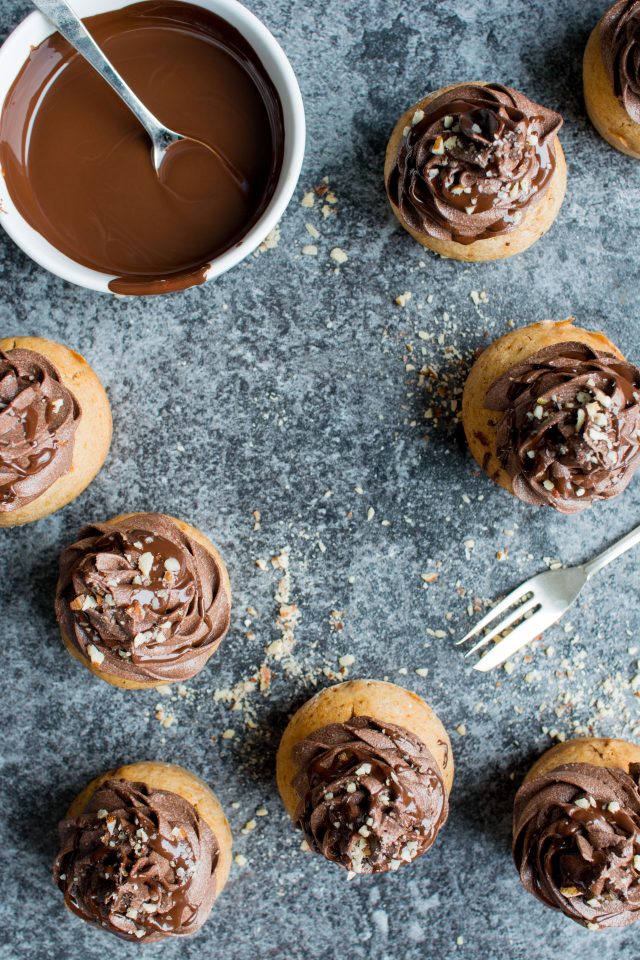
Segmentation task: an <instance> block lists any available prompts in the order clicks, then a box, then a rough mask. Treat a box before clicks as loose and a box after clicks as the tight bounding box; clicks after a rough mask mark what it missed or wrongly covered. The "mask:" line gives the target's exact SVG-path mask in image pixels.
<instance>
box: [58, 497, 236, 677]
mask: <svg viewBox="0 0 640 960" xmlns="http://www.w3.org/2000/svg"><path fill="white" fill-rule="evenodd" d="M135 516H136V514H135V513H123V514H120V516H117V517H113V518H112V519H111V520H108V521H107V523H106V525H107V526H110V525H114V524H117V523H119V522H120V521H122V520H127V519H128V518H129V517H135ZM164 516H165V517H166V519H167V520H171V522H172V523H175V525H176V526H177V527H178V528H179V529H180V530H181V531H182V533H184V534H185V536H188V537H191V539H192V540H195V541H196V543H199V544H200V546H201V547H203V548H204V549H205V550H206V551H207V553H209V554H211V556H212V557H213V558H214V560H215V562H216V565H217V567H218V569H219V570H220V587H219V589H220V590H221V591H222V592H223V593H224V594H225V595H226V596H227V600H228V604H229V606H230V605H231V582H230V580H229V573H228V571H227V568H226V565H225V563H224V560H223V559H222V556H221V555H220V553H219V551H218V550H217V548H216V547H215V546H214V545H213V544H212V543H211V541H210V540H209V538H208V537H205V535H204V533H201V532H200V531H199V530H198V529H196V527H192V526H191V525H190V524H188V523H185V521H184V520H178V519H176V517H170V516H168V515H167V514H164ZM60 635H61V637H62V642H63V643H64V645H65V647H66V648H67V650H68V652H69V653H70V654H71V656H72V657H75V659H76V660H78V661H79V662H80V663H81V664H83V666H85V667H86V668H87V670H90V671H91V673H93V674H94V675H95V676H96V677H99V678H100V680H104V681H106V683H110V684H111V685H112V686H114V687H120V688H121V689H123V690H149V689H153V688H154V687H166V686H168V685H169V684H170V683H171V681H167V680H129V679H125V678H123V677H115V676H113V675H112V674H109V673H107V672H106V671H104V670H101V669H100V667H99V666H98V665H97V664H95V663H92V662H91V661H90V660H89V659H88V658H87V657H84V656H83V655H82V653H81V652H80V651H79V650H78V648H77V647H76V645H75V644H74V643H73V641H72V640H71V638H70V637H69V635H68V633H67V631H66V630H65V629H64V627H63V626H62V624H61V625H60ZM223 639H224V636H222V637H220V639H219V640H218V642H217V643H216V644H215V645H214V646H213V647H212V648H211V656H213V654H214V653H215V651H216V650H217V649H218V647H219V646H220V644H221V643H222V641H223Z"/></svg>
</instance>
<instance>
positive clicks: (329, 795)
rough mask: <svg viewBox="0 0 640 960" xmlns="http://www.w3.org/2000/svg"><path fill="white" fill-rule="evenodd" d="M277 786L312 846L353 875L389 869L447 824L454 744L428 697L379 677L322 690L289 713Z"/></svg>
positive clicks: (410, 856)
mask: <svg viewBox="0 0 640 960" xmlns="http://www.w3.org/2000/svg"><path fill="white" fill-rule="evenodd" d="M277 779H278V789H279V790H280V794H281V796H282V800H283V802H284V805H285V807H286V809H287V812H288V813H289V815H290V816H291V818H292V820H293V822H294V823H295V825H296V826H297V827H298V828H299V829H300V830H302V832H303V834H304V838H305V840H306V842H307V844H308V845H309V847H310V848H311V850H312V851H313V852H314V853H320V854H322V855H323V856H324V857H326V858H327V860H330V861H331V862H332V863H336V864H338V865H339V866H341V867H344V868H345V869H346V870H348V871H350V873H352V874H362V873H366V874H371V873H384V872H386V871H388V870H397V869H398V868H399V867H401V866H403V865H404V864H408V863H412V861H414V860H415V859H417V858H418V857H420V856H422V854H423V853H426V852H427V850H428V849H429V847H431V845H432V844H433V842H434V840H435V839H436V836H437V834H438V831H439V830H440V828H441V827H442V826H444V824H445V822H446V820H447V815H448V809H449V799H448V798H449V793H450V791H451V785H452V783H453V757H452V753H451V744H450V742H449V737H448V736H447V732H446V730H445V729H444V727H443V726H442V723H441V722H440V720H439V719H438V717H437V716H436V715H435V713H434V712H433V710H431V708H430V707H429V706H427V704H426V703H425V702H424V701H423V700H421V699H420V697H418V696H416V694H415V693H410V692H409V691H408V690H403V689H402V687H397V686H395V684H393V683H383V682H381V681H378V680H352V681H349V682H347V683H340V684H338V685H336V686H334V687H329V688H327V689H326V690H322V691H321V692H320V693H318V694H316V696H315V697H313V698H312V699H311V700H309V701H308V702H307V703H305V704H304V706H302V707H301V708H300V709H299V710H298V711H297V713H295V714H294V716H293V717H292V718H291V720H290V722H289V725H288V726H287V729H286V730H285V732H284V735H283V737H282V741H281V743H280V747H279V750H278V759H277Z"/></svg>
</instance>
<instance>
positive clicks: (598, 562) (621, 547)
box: [582, 527, 640, 578]
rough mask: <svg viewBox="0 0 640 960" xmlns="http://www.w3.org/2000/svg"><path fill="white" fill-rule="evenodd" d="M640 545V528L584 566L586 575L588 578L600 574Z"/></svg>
mask: <svg viewBox="0 0 640 960" xmlns="http://www.w3.org/2000/svg"><path fill="white" fill-rule="evenodd" d="M639 543H640V527H636V528H635V530H632V531H631V533H628V534H627V535H626V537H623V538H622V540H618V542H617V543H614V544H613V546H612V547H609V549H608V550H605V551H604V553H600V554H598V556H597V557H594V558H593V560H590V561H589V563H585V564H584V565H583V567H582V569H583V570H584V572H585V573H586V575H587V578H589V577H592V576H593V575H594V573H598V572H599V571H600V570H602V568H603V567H606V566H607V564H608V563H611V561H612V560H617V558H618V557H621V556H622V554H623V553H626V552H627V550H631V548H632V547H636V546H637V545H638V544H639Z"/></svg>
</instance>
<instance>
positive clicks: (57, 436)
mask: <svg viewBox="0 0 640 960" xmlns="http://www.w3.org/2000/svg"><path fill="white" fill-rule="evenodd" d="M110 444H111V408H110V407H109V401H108V399H107V395H106V393H105V392H104V389H103V387H102V384H101V383H100V381H99V380H98V378H97V376H96V375H95V373H94V372H93V370H92V369H91V367H90V366H89V364H88V363H87V361H86V360H84V359H83V357H81V356H80V354H79V353H75V351H73V350H70V349H69V348H68V347H64V346H62V344H60V343H53V342H52V341H51V340H43V339H41V338H40V337H9V338H6V339H3V340H0V527H17V526H19V525H20V524H22V523H31V522H32V521H34V520H40V518H41V517H46V516H48V515H49V514H50V513H54V512H55V511H56V510H59V509H60V508H61V507H64V506H65V505H66V504H67V503H70V502H71V501H72V500H74V499H75V498H76V497H77V496H78V495H79V494H81V493H82V491H83V490H84V489H85V488H86V487H88V486H89V484H90V483H91V481H92V480H93V478H94V477H95V476H96V474H97V473H98V471H99V470H100V468H101V467H102V464H103V463H104V461H105V459H106V457H107V453H108V452H109V446H110Z"/></svg>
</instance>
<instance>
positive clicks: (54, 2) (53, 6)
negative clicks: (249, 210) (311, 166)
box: [33, 0, 247, 192]
mask: <svg viewBox="0 0 640 960" xmlns="http://www.w3.org/2000/svg"><path fill="white" fill-rule="evenodd" d="M33 3H34V6H36V7H37V8H38V10H40V12H41V13H43V14H44V15H45V17H46V18H47V20H50V21H51V23H52V24H53V25H54V26H55V27H56V28H57V30H58V32H59V33H61V34H62V36H63V37H64V38H65V40H67V41H68V42H69V43H70V44H71V46H72V47H74V48H75V49H76V50H77V51H78V53H79V54H80V55H81V56H83V57H84V59H85V60H86V61H87V63H89V64H90V65H91V66H92V67H93V68H94V70H97V71H98V73H99V74H100V76H101V77H103V78H104V79H105V80H106V81H107V83H108V84H109V85H110V86H111V87H112V88H113V89H114V90H115V92H116V93H117V94H118V96H119V97H120V99H121V100H122V101H124V103H125V104H126V105H127V106H128V107H129V110H131V112H132V113H133V114H134V115H135V116H136V117H137V118H138V120H139V121H140V123H141V124H142V126H143V127H144V129H145V130H146V131H147V133H148V134H149V137H150V138H151V144H152V151H151V156H152V159H153V165H154V167H155V170H156V173H159V172H160V167H161V166H162V161H163V160H164V158H165V157H166V155H167V151H168V149H169V147H171V146H173V144H175V143H180V142H182V141H190V142H192V143H197V144H199V145H200V146H203V147H205V148H206V149H207V150H209V151H210V152H211V153H213V154H214V156H215V157H217V159H218V160H219V161H220V162H221V163H222V164H223V165H224V167H225V168H226V169H227V171H228V172H229V174H230V175H231V176H232V177H233V179H234V181H235V182H236V184H237V185H238V187H239V188H240V189H241V190H242V191H243V192H244V191H246V188H247V184H246V179H245V178H244V177H243V175H242V174H241V173H240V172H239V171H238V170H236V169H235V167H234V166H233V164H232V163H230V162H229V161H228V160H227V159H226V158H225V157H223V156H222V155H221V154H220V153H219V151H217V150H215V149H214V148H213V147H211V146H210V145H209V144H204V143H201V142H200V141H199V140H195V139H194V138H193V137H186V136H184V135H183V134H181V133H176V131H175V130H170V129H169V127H165V126H164V125H163V124H162V123H160V121H159V120H158V118H157V117H155V116H154V115H153V114H152V113H151V111H150V110H148V109H147V108H146V107H145V105H144V103H143V102H142V101H141V100H140V99H139V98H138V97H137V96H136V95H135V93H134V92H133V90H132V89H131V87H129V86H128V85H127V84H126V83H125V81H124V80H123V78H122V77H121V76H120V74H119V73H118V71H117V70H116V69H115V67H114V66H113V64H112V63H111V62H110V60H108V59H107V57H106V56H105V55H104V53H103V52H102V50H101V49H100V47H99V46H98V44H97V43H96V42H95V40H94V39H93V37H92V36H91V34H90V33H89V31H88V30H87V28H86V27H85V25H84V24H83V22H82V20H81V19H80V17H78V15H77V14H76V13H75V12H74V11H73V10H72V8H71V7H70V6H69V4H68V3H66V0H33Z"/></svg>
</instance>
